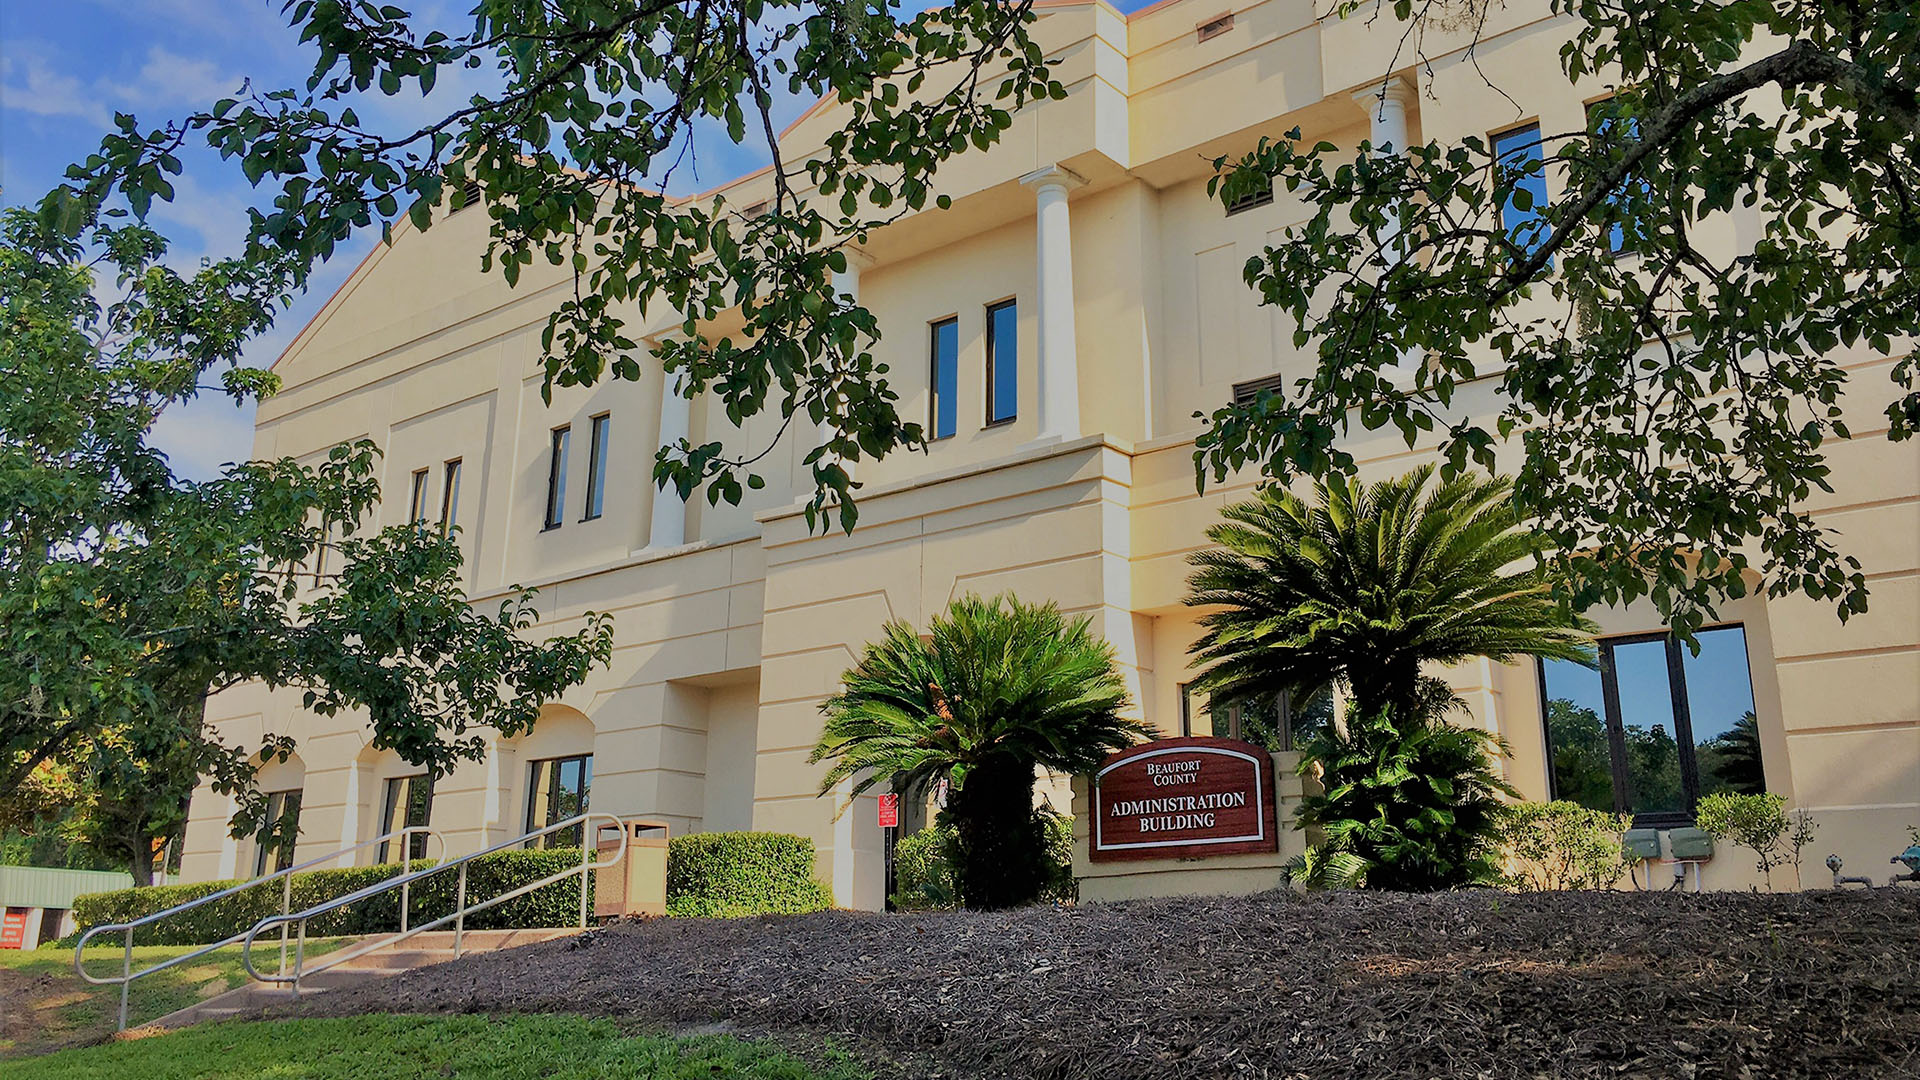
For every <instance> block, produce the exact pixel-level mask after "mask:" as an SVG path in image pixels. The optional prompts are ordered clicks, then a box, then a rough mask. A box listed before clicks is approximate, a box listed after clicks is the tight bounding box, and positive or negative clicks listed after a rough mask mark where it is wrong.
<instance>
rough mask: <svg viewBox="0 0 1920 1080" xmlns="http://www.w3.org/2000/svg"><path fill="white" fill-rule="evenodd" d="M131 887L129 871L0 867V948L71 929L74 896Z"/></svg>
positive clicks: (24, 945)
mask: <svg viewBox="0 0 1920 1080" xmlns="http://www.w3.org/2000/svg"><path fill="white" fill-rule="evenodd" d="M132 887H133V875H132V874H128V873H124V872H117V871H112V870H59V869H54V868H52V867H44V866H0V949H32V948H36V947H37V946H39V944H40V943H41V942H43V941H57V940H59V939H60V938H63V937H66V936H67V935H68V934H71V933H73V930H74V926H73V901H74V898H75V897H79V896H85V895H86V894H88V893H97V892H107V891H108V890H110V889H127V888H132Z"/></svg>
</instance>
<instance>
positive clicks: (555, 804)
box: [527, 754, 593, 847]
mask: <svg viewBox="0 0 1920 1080" xmlns="http://www.w3.org/2000/svg"><path fill="white" fill-rule="evenodd" d="M592 787H593V755H592V754H579V755H576V756H574V757H563V758H547V759H546V760H544V761H536V762H534V763H533V766H532V769H531V772H530V775H529V776H528V778H527V831H528V832H532V831H533V830H535V829H539V828H543V827H545V826H548V825H552V824H554V823H555V822H560V821H565V820H567V819H568V818H570V817H577V816H578V815H580V814H584V813H586V812H587V793H588V791H589V790H590V789H591V788H592ZM580 844H581V830H580V829H579V827H578V826H576V827H574V828H572V829H561V830H559V831H557V832H550V833H548V834H547V835H545V836H542V837H539V838H537V839H535V840H531V841H529V842H528V846H529V847H579V846H580Z"/></svg>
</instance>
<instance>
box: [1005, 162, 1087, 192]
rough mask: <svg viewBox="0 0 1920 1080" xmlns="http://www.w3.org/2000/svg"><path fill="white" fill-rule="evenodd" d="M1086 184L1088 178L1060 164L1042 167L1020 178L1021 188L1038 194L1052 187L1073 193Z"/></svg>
mask: <svg viewBox="0 0 1920 1080" xmlns="http://www.w3.org/2000/svg"><path fill="white" fill-rule="evenodd" d="M1086 182H1087V179H1086V177H1084V176H1081V175H1080V174H1079V173H1077V172H1074V171H1073V170H1072V169H1069V168H1067V167H1066V166H1064V165H1059V164H1054V165H1045V166H1042V167H1040V168H1038V169H1035V170H1033V171H1032V172H1030V173H1028V174H1027V175H1025V176H1023V177H1021V178H1020V186H1021V187H1029V188H1032V189H1033V190H1034V191H1036V192H1038V191H1041V190H1044V189H1046V188H1050V187H1057V188H1059V189H1060V190H1062V191H1072V190H1073V189H1074V188H1077V187H1080V186H1082V185H1084V184H1085V183H1086Z"/></svg>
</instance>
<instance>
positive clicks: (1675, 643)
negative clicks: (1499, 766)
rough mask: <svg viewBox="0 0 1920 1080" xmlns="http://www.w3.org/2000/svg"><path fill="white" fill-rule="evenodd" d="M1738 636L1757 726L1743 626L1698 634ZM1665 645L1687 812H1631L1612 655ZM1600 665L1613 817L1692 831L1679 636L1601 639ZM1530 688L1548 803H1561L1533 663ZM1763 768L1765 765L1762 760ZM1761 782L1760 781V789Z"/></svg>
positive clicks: (1694, 782) (1693, 795)
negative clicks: (1535, 698)
mask: <svg viewBox="0 0 1920 1080" xmlns="http://www.w3.org/2000/svg"><path fill="white" fill-rule="evenodd" d="M1736 629H1737V630H1739V631H1740V640H1741V644H1742V646H1743V648H1742V657H1741V658H1742V660H1743V661H1744V663H1745V667H1746V672H1747V694H1748V700H1750V701H1752V702H1753V703H1754V710H1753V712H1754V722H1755V723H1756V724H1758V722H1759V717H1760V705H1759V701H1758V699H1757V698H1755V697H1754V696H1753V657H1752V654H1751V652H1749V651H1747V650H1746V648H1745V646H1746V645H1747V643H1748V642H1749V641H1751V638H1750V637H1749V636H1748V634H1747V624H1746V623H1744V622H1724V623H1715V624H1713V625H1711V626H1703V627H1701V628H1700V629H1699V630H1698V631H1697V633H1700V634H1709V633H1712V632H1714V631H1716V630H1736ZM1654 641H1664V642H1665V644H1666V648H1665V655H1666V661H1667V696H1668V698H1669V699H1670V700H1671V703H1672V709H1673V741H1674V743H1675V750H1676V753H1677V754H1678V756H1679V760H1680V792H1681V795H1682V797H1683V798H1684V799H1685V800H1686V803H1687V809H1686V810H1683V811H1674V810H1647V811H1642V810H1635V809H1633V808H1631V807H1630V806H1629V805H1628V800H1629V795H1630V793H1631V790H1632V780H1633V777H1632V773H1631V771H1630V769H1629V766H1628V762H1627V729H1626V718H1625V717H1624V716H1622V715H1621V711H1620V679H1619V675H1618V669H1617V666H1616V665H1615V664H1614V662H1613V650H1614V649H1615V648H1617V647H1619V646H1623V645H1644V644H1647V643H1648V642H1654ZM1594 645H1595V647H1596V648H1597V650H1598V654H1599V661H1600V669H1599V675H1600V700H1601V707H1602V711H1603V712H1604V714H1605V715H1603V716H1601V718H1600V721H1601V723H1603V724H1605V725H1606V729H1607V756H1608V758H1609V761H1608V765H1609V766H1610V775H1611V776H1612V778H1613V812H1614V813H1616V814H1631V815H1633V824H1634V826H1635V827H1636V828H1655V829H1667V828H1674V827H1678V826H1687V825H1692V824H1693V823H1694V820H1695V814H1696V813H1697V812H1698V808H1699V805H1700V761H1699V754H1698V753H1697V750H1696V746H1695V736H1694V732H1693V706H1692V704H1691V702H1690V699H1689V697H1688V694H1687V670H1686V651H1685V647H1684V646H1683V645H1682V644H1681V642H1680V637H1679V635H1677V634H1675V633H1674V632H1673V631H1672V630H1668V629H1662V630H1646V631H1639V632H1636V633H1631V634H1613V635H1609V636H1607V637H1603V638H1599V639H1598V640H1596V641H1595V642H1594ZM1533 669H1534V686H1535V689H1536V690H1537V691H1538V693H1539V695H1540V740H1541V743H1542V745H1543V746H1544V747H1545V749H1546V759H1545V762H1546V770H1547V797H1548V798H1550V799H1558V798H1559V797H1560V792H1559V786H1560V780H1559V777H1558V776H1556V775H1555V773H1554V767H1553V758H1554V745H1553V732H1552V730H1551V727H1550V725H1549V724H1548V722H1547V704H1548V702H1550V701H1551V700H1552V698H1551V697H1550V696H1549V695H1548V693H1547V664H1546V661H1544V660H1539V659H1536V660H1535V661H1534V664H1533ZM1763 762H1764V759H1763ZM1764 781H1765V777H1764V775H1763V776H1762V782H1763V783H1764Z"/></svg>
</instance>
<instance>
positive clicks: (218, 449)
mask: <svg viewBox="0 0 1920 1080" xmlns="http://www.w3.org/2000/svg"><path fill="white" fill-rule="evenodd" d="M253 412H254V407H253V403H252V402H248V403H246V404H244V405H240V406H235V405H234V403H233V399H232V398H230V397H227V396H226V395H225V394H220V393H203V394H201V395H200V396H199V397H197V398H194V399H193V400H192V401H183V402H180V403H178V404H175V405H172V406H170V407H169V408H168V409H167V410H166V411H165V412H163V413H161V414H160V419H159V421H157V422H156V423H155V424H154V425H153V433H152V434H151V435H150V436H148V438H149V441H151V442H152V444H153V445H154V446H155V447H156V448H158V449H159V450H160V451H161V452H162V453H164V454H166V455H167V459H168V463H169V464H171V465H172V466H173V471H174V472H175V473H177V474H179V475H181V476H184V477H187V478H189V479H192V480H211V479H213V478H214V477H216V476H219V475H220V471H221V467H222V466H224V465H226V464H228V463H230V462H235V461H245V460H247V459H248V458H249V457H251V456H252V454H253Z"/></svg>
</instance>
